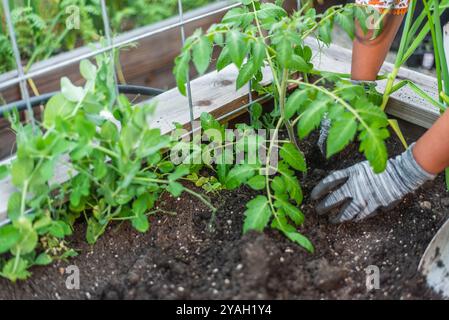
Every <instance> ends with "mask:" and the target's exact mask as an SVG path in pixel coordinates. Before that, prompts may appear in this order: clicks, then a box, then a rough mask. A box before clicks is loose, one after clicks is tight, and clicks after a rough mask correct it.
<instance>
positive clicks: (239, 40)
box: [226, 30, 248, 68]
mask: <svg viewBox="0 0 449 320" xmlns="http://www.w3.org/2000/svg"><path fill="white" fill-rule="evenodd" d="M226 46H227V47H228V48H229V56H230V57H231V60H232V62H233V63H234V64H235V65H236V66H237V67H238V68H240V67H241V66H242V63H243V60H244V59H245V56H246V54H247V52H248V46H247V44H246V42H245V40H244V37H243V34H242V33H240V32H239V31H237V30H232V31H229V32H228V34H227V35H226Z"/></svg>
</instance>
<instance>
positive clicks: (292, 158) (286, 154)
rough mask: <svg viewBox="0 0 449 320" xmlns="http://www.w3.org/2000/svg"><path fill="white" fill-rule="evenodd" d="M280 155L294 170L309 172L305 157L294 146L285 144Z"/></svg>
mask: <svg viewBox="0 0 449 320" xmlns="http://www.w3.org/2000/svg"><path fill="white" fill-rule="evenodd" d="M279 154H280V156H281V158H282V159H284V160H285V161H286V162H287V163H288V164H289V165H290V166H291V167H292V168H294V169H296V170H299V171H302V172H306V171H307V164H306V160H305V159H304V155H303V154H302V152H300V151H299V150H298V148H296V147H295V145H294V144H292V143H285V144H284V145H283V146H282V148H281V150H280V152H279Z"/></svg>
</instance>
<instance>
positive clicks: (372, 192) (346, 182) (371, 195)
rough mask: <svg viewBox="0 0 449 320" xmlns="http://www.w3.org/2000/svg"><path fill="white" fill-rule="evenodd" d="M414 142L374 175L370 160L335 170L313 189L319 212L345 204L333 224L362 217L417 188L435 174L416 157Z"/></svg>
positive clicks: (390, 203)
mask: <svg viewBox="0 0 449 320" xmlns="http://www.w3.org/2000/svg"><path fill="white" fill-rule="evenodd" d="M413 147H414V144H413V145H411V146H410V147H409V148H408V149H407V150H406V151H405V152H404V153H402V154H401V155H399V156H397V157H396V158H394V159H390V160H388V163H387V168H386V170H385V171H384V172H382V173H380V174H375V173H374V172H373V171H372V169H371V167H370V165H369V163H368V161H363V162H360V163H358V164H356V165H353V166H352V167H349V168H347V169H344V170H340V171H336V172H334V173H332V174H330V175H329V176H328V177H326V178H325V179H324V180H322V181H321V182H320V183H319V184H318V185H317V186H316V187H315V188H314V189H313V191H312V195H311V197H312V200H318V199H321V198H322V197H323V196H325V195H327V194H328V193H329V192H330V194H328V195H327V196H326V197H325V198H324V199H323V200H321V202H320V203H319V204H318V205H317V206H316V211H317V213H318V214H320V215H322V214H325V213H327V212H329V211H331V210H332V209H335V208H337V207H340V206H342V209H341V211H340V212H339V214H338V215H337V216H336V217H335V218H334V219H331V222H333V223H340V222H345V221H349V220H356V221H359V220H362V219H364V218H367V217H369V216H373V215H375V213H376V212H377V211H378V210H379V209H383V210H389V209H392V208H393V207H394V206H395V205H396V204H398V203H399V202H400V200H401V199H402V198H403V197H404V196H405V195H406V194H408V193H410V192H412V191H414V190H416V189H418V188H419V187H420V186H421V185H422V184H424V183H425V182H426V181H428V180H433V179H434V178H435V177H436V175H433V174H430V173H427V172H426V171H424V169H422V168H421V166H420V165H419V164H418V163H417V162H416V160H415V158H414V157H413V153H412V150H413Z"/></svg>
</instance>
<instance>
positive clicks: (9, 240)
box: [0, 225, 20, 254]
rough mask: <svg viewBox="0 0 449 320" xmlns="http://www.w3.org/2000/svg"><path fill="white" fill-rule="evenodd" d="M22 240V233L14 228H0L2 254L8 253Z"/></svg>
mask: <svg viewBox="0 0 449 320" xmlns="http://www.w3.org/2000/svg"><path fill="white" fill-rule="evenodd" d="M19 239H20V232H19V230H17V229H16V228H15V227H14V226H11V225H8V226H4V227H2V228H0V254H1V253H5V252H7V251H8V250H9V249H10V248H11V247H12V246H14V245H15V244H16V243H17V242H18V241H19Z"/></svg>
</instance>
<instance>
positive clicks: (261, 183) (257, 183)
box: [248, 175, 266, 190]
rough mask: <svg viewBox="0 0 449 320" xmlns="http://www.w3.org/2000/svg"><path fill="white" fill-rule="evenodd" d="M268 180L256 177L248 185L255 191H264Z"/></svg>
mask: <svg viewBox="0 0 449 320" xmlns="http://www.w3.org/2000/svg"><path fill="white" fill-rule="evenodd" d="M265 183H266V178H265V177H264V176H259V175H258V176H254V177H252V178H251V179H249V180H248V185H249V186H250V187H251V189H254V190H263V189H264V188H265Z"/></svg>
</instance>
